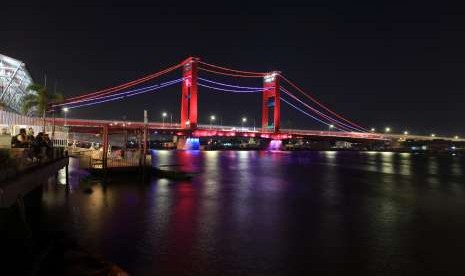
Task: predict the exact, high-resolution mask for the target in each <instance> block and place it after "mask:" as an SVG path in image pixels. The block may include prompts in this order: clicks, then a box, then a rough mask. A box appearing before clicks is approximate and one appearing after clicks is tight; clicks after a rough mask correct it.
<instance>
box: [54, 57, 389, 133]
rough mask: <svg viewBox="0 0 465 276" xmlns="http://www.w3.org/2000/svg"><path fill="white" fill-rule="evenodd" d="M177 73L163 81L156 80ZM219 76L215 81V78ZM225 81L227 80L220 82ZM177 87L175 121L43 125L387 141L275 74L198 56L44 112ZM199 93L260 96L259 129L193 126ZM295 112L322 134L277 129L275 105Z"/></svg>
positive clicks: (278, 112) (72, 128)
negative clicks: (253, 82)
mask: <svg viewBox="0 0 465 276" xmlns="http://www.w3.org/2000/svg"><path fill="white" fill-rule="evenodd" d="M179 71H181V72H179ZM176 72H178V75H176V76H175V77H172V79H170V80H168V81H166V80H164V81H160V79H161V78H162V77H163V78H166V76H172V75H174V74H175V73H176ZM216 76H219V77H220V78H221V80H217V79H215V77H216ZM225 78H227V79H228V80H231V81H229V82H224V81H222V80H224V79H225ZM244 78H247V79H251V78H253V79H261V80H262V82H263V85H262V86H260V87H253V86H244V85H239V84H237V83H236V82H234V81H235V80H236V79H244ZM179 84H180V85H181V95H182V97H181V104H180V122H177V123H169V124H168V123H166V124H165V123H164V122H148V121H145V122H128V121H105V120H88V119H77V118H69V119H65V118H55V117H54V118H53V119H51V118H50V117H49V119H48V120H49V122H52V121H53V123H55V124H56V125H65V124H66V126H68V127H69V128H70V131H77V132H95V131H100V130H101V129H104V130H103V133H111V132H112V131H120V130H122V129H126V130H131V129H133V130H137V129H144V128H146V129H147V130H153V131H157V132H158V133H162V134H172V135H176V136H179V137H192V138H199V137H232V136H235V137H256V138H265V139H271V140H283V139H289V138H297V137H320V138H321V137H329V138H335V139H336V138H343V139H345V140H354V141H362V140H365V141H381V140H386V139H387V138H386V137H385V136H384V135H382V134H378V133H372V132H370V131H369V130H367V129H366V128H364V127H362V126H360V125H358V124H357V123H355V122H353V121H351V120H349V119H347V118H345V117H343V116H342V115H340V114H338V113H336V112H335V111H333V110H332V109H330V108H329V107H327V106H326V105H324V104H322V103H321V102H320V101H318V100H317V99H316V98H314V97H313V96H311V95H310V94H309V93H307V92H305V91H304V90H303V89H302V88H300V87H299V86H298V85H296V84H294V83H293V82H291V81H290V80H289V79H288V78H287V77H285V76H284V75H283V74H282V73H281V72H278V71H273V72H249V71H242V70H237V69H232V68H227V67H223V66H218V65H214V64H210V63H206V62H204V61H202V60H200V59H198V58H193V57H190V58H187V59H186V60H184V61H182V62H180V63H179V64H176V65H173V66H171V67H169V68H166V69H163V70H160V71H158V72H155V73H152V74H149V75H147V76H144V77H141V78H139V79H136V80H132V81H129V82H126V83H122V84H119V85H117V86H114V87H110V88H106V89H102V90H98V91H94V92H90V93H86V94H83V95H79V96H75V97H70V98H68V99H66V100H65V101H63V102H61V103H55V104H52V105H51V106H50V110H49V111H50V112H55V111H59V110H61V109H66V110H72V109H78V108H86V107H89V106H94V105H102V104H105V103H109V102H112V101H121V100H124V99H127V98H129V97H134V96H137V95H141V94H145V93H153V92H155V91H158V90H162V89H164V88H167V87H171V86H174V85H179ZM200 89H208V90H213V91H218V92H222V93H235V94H261V95H262V96H261V97H262V104H261V107H260V108H261V113H262V118H261V125H260V126H259V127H258V128H254V129H250V128H244V127H242V126H228V127H226V126H220V125H211V124H210V125H203V124H199V120H198V118H199V112H200V111H199V110H198V97H199V94H200V93H199V90H200ZM282 104H284V105H287V106H289V107H290V108H292V109H294V110H296V111H298V112H300V113H301V114H302V116H303V117H305V118H306V119H309V120H313V121H315V122H317V123H319V124H321V125H323V126H325V127H326V128H327V129H328V131H319V130H304V129H283V128H281V105H282Z"/></svg>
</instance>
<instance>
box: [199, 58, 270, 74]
mask: <svg viewBox="0 0 465 276" xmlns="http://www.w3.org/2000/svg"><path fill="white" fill-rule="evenodd" d="M199 63H200V64H203V65H205V66H207V67H212V68H215V69H219V70H223V71H228V72H233V73H235V74H243V75H254V76H257V77H263V76H266V75H268V73H264V72H250V71H242V70H236V69H231V68H227V67H222V66H218V65H214V64H210V63H206V62H204V61H199Z"/></svg>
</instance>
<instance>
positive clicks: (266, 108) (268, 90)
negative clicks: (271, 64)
mask: <svg viewBox="0 0 465 276" xmlns="http://www.w3.org/2000/svg"><path fill="white" fill-rule="evenodd" d="M263 89H264V91H263V102H262V129H263V131H273V132H278V131H279V127H280V100H279V72H272V73H270V74H268V75H266V76H265V77H264V79H263ZM270 110H272V111H271V112H273V113H272V114H270ZM270 115H272V119H271V120H270Z"/></svg>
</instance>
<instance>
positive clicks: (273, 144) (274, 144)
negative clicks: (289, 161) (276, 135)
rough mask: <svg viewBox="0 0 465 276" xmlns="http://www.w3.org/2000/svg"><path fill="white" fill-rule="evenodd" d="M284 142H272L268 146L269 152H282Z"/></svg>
mask: <svg viewBox="0 0 465 276" xmlns="http://www.w3.org/2000/svg"><path fill="white" fill-rule="evenodd" d="M282 144H283V141H281V140H271V141H270V144H269V145H268V150H280V149H281V146H282Z"/></svg>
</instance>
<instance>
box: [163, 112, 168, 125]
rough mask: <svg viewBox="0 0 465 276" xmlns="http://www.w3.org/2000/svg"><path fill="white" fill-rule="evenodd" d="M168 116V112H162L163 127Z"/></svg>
mask: <svg viewBox="0 0 465 276" xmlns="http://www.w3.org/2000/svg"><path fill="white" fill-rule="evenodd" d="M166 116H168V114H166V112H163V113H162V114H161V117H162V118H163V127H165V118H166Z"/></svg>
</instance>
